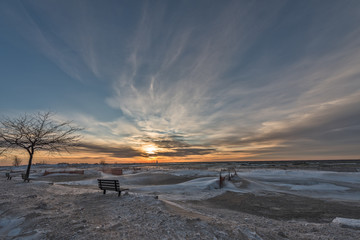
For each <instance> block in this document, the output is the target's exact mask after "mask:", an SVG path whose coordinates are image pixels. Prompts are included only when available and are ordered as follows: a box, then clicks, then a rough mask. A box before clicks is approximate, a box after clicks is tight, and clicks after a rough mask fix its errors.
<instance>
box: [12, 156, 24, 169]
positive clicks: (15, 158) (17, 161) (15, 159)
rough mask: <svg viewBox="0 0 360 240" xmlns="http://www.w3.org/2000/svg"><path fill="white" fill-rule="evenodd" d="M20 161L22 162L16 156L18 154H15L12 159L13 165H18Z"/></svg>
mask: <svg viewBox="0 0 360 240" xmlns="http://www.w3.org/2000/svg"><path fill="white" fill-rule="evenodd" d="M21 162H22V160H21V159H20V158H18V156H15V157H14V160H13V166H14V167H17V166H20V164H21Z"/></svg>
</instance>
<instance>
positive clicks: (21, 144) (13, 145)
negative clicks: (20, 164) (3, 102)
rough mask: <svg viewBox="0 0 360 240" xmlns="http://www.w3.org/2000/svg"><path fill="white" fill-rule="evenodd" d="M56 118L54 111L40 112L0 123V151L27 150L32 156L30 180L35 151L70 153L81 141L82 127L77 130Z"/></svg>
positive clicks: (27, 173)
mask: <svg viewBox="0 0 360 240" xmlns="http://www.w3.org/2000/svg"><path fill="white" fill-rule="evenodd" d="M52 116H53V114H52V113H51V112H45V113H42V112H39V113H36V114H31V115H29V114H24V115H22V116H20V117H18V118H8V117H7V118H5V119H3V120H1V121H0V149H1V150H0V152H1V153H2V152H4V151H7V150H11V149H25V150H26V152H27V153H28V154H29V162H28V167H27V170H26V177H27V178H28V177H29V174H30V168H31V164H32V160H33V157H34V154H35V152H37V151H46V152H56V153H61V152H62V151H67V152H69V149H70V148H71V147H74V146H76V144H77V143H78V141H79V139H80V136H79V135H77V134H76V133H77V132H78V131H80V130H81V128H78V127H74V126H73V125H72V123H71V122H69V121H65V122H59V121H55V120H53V119H52Z"/></svg>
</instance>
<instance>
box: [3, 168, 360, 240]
mask: <svg viewBox="0 0 360 240" xmlns="http://www.w3.org/2000/svg"><path fill="white" fill-rule="evenodd" d="M59 169H61V170H66V171H74V170H79V169H83V170H84V174H70V173H53V174H49V175H47V176H43V173H44V172H45V170H46V171H48V172H52V171H53V172H56V171H59ZM220 169H221V167H219V168H216V167H212V168H208V167H204V168H203V169H198V168H197V169H191V167H189V165H185V166H184V167H183V168H179V169H176V168H174V167H172V168H169V167H167V166H165V167H160V166H155V167H154V166H150V167H148V166H141V167H140V168H139V167H136V168H132V167H127V168H126V169H124V174H123V175H121V176H116V175H111V174H108V173H104V172H102V171H101V170H102V167H100V166H77V167H59V166H56V165H54V166H35V167H34V168H33V172H32V174H31V178H32V179H33V180H32V181H31V182H30V183H29V184H27V183H23V182H22V180H21V171H23V170H24V167H20V168H17V169H13V170H14V173H12V175H13V179H12V180H6V178H5V177H4V178H3V180H2V181H3V182H2V184H1V189H0V191H1V193H2V194H1V197H0V239H101V238H102V239H358V236H360V235H359V234H360V227H359V225H360V224H359V221H360V203H359V202H360V201H359V200H360V172H334V171H315V170H303V169H291V170H283V169H246V170H245V169H241V168H237V169H236V172H237V175H236V176H235V177H233V178H232V181H225V183H224V186H223V187H222V188H220V187H219V173H220V171H219V170H220ZM232 170H234V169H232ZM8 171H9V168H6V167H2V168H0V174H2V175H5V174H4V173H5V172H8ZM231 173H232V174H234V171H232V172H231ZM226 174H227V172H226V171H223V172H222V176H225V175H226ZM98 178H103V179H118V180H119V182H120V184H121V187H126V188H129V189H130V190H129V191H127V192H126V193H125V195H124V194H123V196H122V197H120V198H118V197H117V195H116V193H114V192H109V193H108V194H106V195H103V194H102V192H101V191H100V190H99V189H98V188H97V179H98Z"/></svg>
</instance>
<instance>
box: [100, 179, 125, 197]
mask: <svg viewBox="0 0 360 240" xmlns="http://www.w3.org/2000/svg"><path fill="white" fill-rule="evenodd" d="M98 184H99V188H100V189H101V190H103V191H104V194H106V190H109V191H115V192H118V193H119V195H118V196H120V195H121V191H125V190H129V189H128V188H120V183H119V180H108V179H98Z"/></svg>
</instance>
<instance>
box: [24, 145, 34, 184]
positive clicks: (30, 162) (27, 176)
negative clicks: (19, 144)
mask: <svg viewBox="0 0 360 240" xmlns="http://www.w3.org/2000/svg"><path fill="white" fill-rule="evenodd" d="M28 153H29V163H28V166H27V169H26V178H29V175H30V168H31V164H32V159H33V155H34V152H30V151H28Z"/></svg>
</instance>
